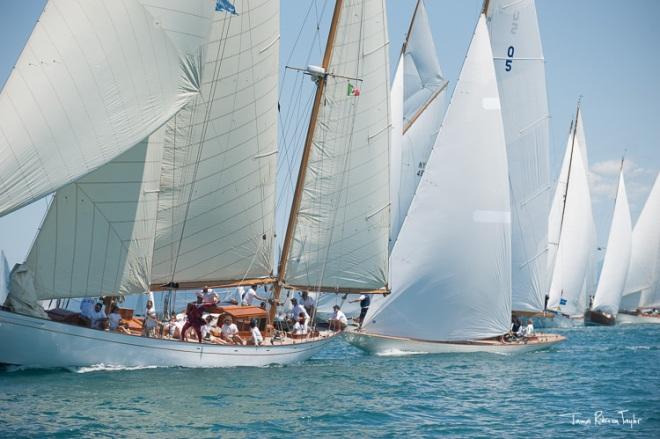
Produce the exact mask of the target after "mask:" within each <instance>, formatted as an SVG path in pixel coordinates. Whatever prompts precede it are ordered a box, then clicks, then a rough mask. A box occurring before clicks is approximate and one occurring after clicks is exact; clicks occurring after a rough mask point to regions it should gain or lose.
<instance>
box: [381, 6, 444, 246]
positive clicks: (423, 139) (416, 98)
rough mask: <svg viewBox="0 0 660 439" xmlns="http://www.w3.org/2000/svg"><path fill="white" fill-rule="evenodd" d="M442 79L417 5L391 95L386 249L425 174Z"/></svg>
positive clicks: (422, 9) (441, 106)
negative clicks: (387, 239)
mask: <svg viewBox="0 0 660 439" xmlns="http://www.w3.org/2000/svg"><path fill="white" fill-rule="evenodd" d="M447 84H448V81H447V80H446V79H444V76H443V74H442V70H441V69H440V63H439V61H438V57H437V54H436V49H435V45H434V44H433V35H432V34H431V27H430V25H429V19H428V16H427V14H426V8H425V7H424V2H423V1H422V0H419V1H418V2H417V7H416V8H415V12H414V13H413V17H412V20H411V23H410V29H409V30H408V35H407V38H406V41H405V43H404V45H403V48H402V50H401V56H400V57H399V64H398V67H397V70H396V73H395V74H394V80H393V81H392V91H391V112H392V139H391V150H390V151H391V152H390V202H391V205H390V215H391V218H390V249H391V248H392V246H393V245H394V242H395V241H396V238H397V236H398V235H399V230H400V229H401V224H402V223H403V220H404V218H405V217H406V214H407V213H408V207H410V202H411V201H412V197H413V195H414V194H415V190H416V189H417V185H418V184H419V181H420V180H421V178H422V175H423V174H424V167H425V166H426V161H427V160H428V157H429V154H430V153H431V149H432V148H433V144H434V143H435V138H436V137H437V135H438V130H439V127H440V124H441V122H442V118H443V116H444V114H445V110H446V108H447V102H446V93H447Z"/></svg>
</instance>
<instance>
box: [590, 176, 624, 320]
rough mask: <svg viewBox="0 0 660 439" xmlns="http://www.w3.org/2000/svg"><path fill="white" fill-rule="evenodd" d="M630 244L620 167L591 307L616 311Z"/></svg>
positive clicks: (611, 311) (614, 313) (605, 310)
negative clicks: (600, 269) (603, 252)
mask: <svg viewBox="0 0 660 439" xmlns="http://www.w3.org/2000/svg"><path fill="white" fill-rule="evenodd" d="M631 245H632V225H631V220H630V207H629V206H628V196H627V195H626V186H625V184H624V181H623V170H622V171H621V175H620V176H619V188H618V190H617V194H616V202H615V205H614V214H613V215H612V225H611V226H610V236H609V238H608V240H607V253H606V254H605V261H604V262H603V269H602V271H601V273H600V279H599V281H598V288H597V289H596V295H595V296H594V302H593V305H592V307H591V308H592V309H593V310H595V311H601V312H606V313H610V314H612V315H614V316H616V314H617V313H618V311H619V303H620V302H621V295H622V294H623V288H624V285H625V282H626V275H627V273H628V267H629V265H630V250H631Z"/></svg>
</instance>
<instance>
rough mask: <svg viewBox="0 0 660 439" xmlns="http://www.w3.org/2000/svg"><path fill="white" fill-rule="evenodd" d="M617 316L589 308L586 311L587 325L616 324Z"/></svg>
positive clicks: (585, 323)
mask: <svg viewBox="0 0 660 439" xmlns="http://www.w3.org/2000/svg"><path fill="white" fill-rule="evenodd" d="M615 324H616V317H615V316H613V315H612V314H608V313H604V312H600V311H592V310H588V311H586V312H585V313H584V325H585V326H614V325H615Z"/></svg>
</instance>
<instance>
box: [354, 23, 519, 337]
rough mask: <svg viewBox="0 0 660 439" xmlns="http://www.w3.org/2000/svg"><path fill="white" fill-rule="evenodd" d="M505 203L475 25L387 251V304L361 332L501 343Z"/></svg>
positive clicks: (497, 118)
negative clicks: (440, 122) (406, 208)
mask: <svg viewBox="0 0 660 439" xmlns="http://www.w3.org/2000/svg"><path fill="white" fill-rule="evenodd" d="M475 127H478V129H475ZM457 188H458V189H457ZM509 203H510V200H509V183H508V170H507V159H506V143H505V139H504V128H503V125H502V116H501V113H500V103H499V96H498V91H497V82H496V79H495V70H494V67H493V61H492V52H491V48H490V41H489V38H488V30H487V28H486V23H485V18H484V17H483V16H481V18H480V19H479V22H478V24H477V28H476V30H475V33H474V36H473V39H472V43H471V44H470V48H469V50H468V53H467V57H466V59H465V64H464V65H463V69H462V71H461V74H460V77H459V79H458V83H457V85H456V90H455V91H454V96H453V98H452V101H451V103H450V105H449V108H448V110H447V115H446V116H445V119H444V122H443V126H442V129H441V131H440V133H439V135H438V138H437V140H436V143H435V146H434V147H433V151H432V152H431V156H430V157H429V162H428V164H427V166H426V172H425V173H424V176H423V177H422V181H421V182H420V184H419V187H418V189H417V192H416V193H415V196H414V198H413V201H412V204H411V205H410V211H409V212H408V216H407V217H406V219H405V221H404V223H403V226H402V228H401V232H400V234H399V239H398V240H397V242H396V244H395V245H394V249H393V250H392V256H391V269H392V273H391V279H392V285H391V287H392V294H390V295H389V296H388V297H387V298H386V299H384V300H382V301H381V302H380V303H379V304H378V305H377V306H376V307H374V308H375V309H372V310H371V312H372V313H373V314H372V315H371V316H367V317H368V321H367V322H366V323H365V327H366V329H367V330H368V331H370V332H375V333H379V334H385V335H395V336H403V337H411V338H419V339H424V340H439V341H442V340H445V341H452V340H470V339H481V338H488V337H493V336H498V335H501V334H504V333H506V332H507V331H508V329H509V326H510V321H511V254H510V240H511V220H510V211H509V208H510V207H509Z"/></svg>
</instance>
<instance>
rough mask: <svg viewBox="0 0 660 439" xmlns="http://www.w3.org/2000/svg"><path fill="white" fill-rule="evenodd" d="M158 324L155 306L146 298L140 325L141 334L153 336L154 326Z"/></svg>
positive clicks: (154, 333)
mask: <svg viewBox="0 0 660 439" xmlns="http://www.w3.org/2000/svg"><path fill="white" fill-rule="evenodd" d="M157 326H158V317H157V316H156V307H154V303H153V302H152V301H151V300H147V307H146V309H145V312H144V323H143V325H142V335H143V336H144V337H154V336H155V335H156V327H157Z"/></svg>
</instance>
